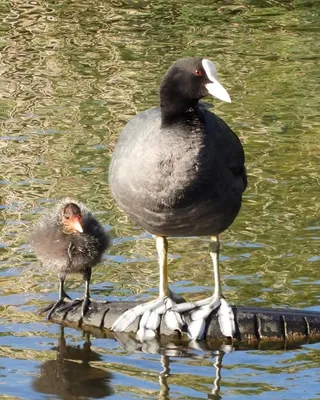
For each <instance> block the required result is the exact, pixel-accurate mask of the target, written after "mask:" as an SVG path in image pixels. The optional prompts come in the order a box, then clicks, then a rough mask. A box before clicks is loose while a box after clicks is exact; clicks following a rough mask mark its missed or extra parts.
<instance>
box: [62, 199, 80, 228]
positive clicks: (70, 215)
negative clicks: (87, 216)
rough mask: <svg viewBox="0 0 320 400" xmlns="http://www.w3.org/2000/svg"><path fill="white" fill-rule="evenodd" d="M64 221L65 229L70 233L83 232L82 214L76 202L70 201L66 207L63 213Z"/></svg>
mask: <svg viewBox="0 0 320 400" xmlns="http://www.w3.org/2000/svg"><path fill="white" fill-rule="evenodd" d="M62 220H63V221H62V223H63V226H64V229H65V230H66V231H67V232H69V233H76V232H79V233H82V232H83V226H82V223H83V221H82V215H81V210H80V208H79V207H78V206H77V205H76V204H74V203H70V204H67V205H66V206H65V207H64V210H63V215H62Z"/></svg>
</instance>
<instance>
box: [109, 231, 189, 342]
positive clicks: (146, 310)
mask: <svg viewBox="0 0 320 400" xmlns="http://www.w3.org/2000/svg"><path fill="white" fill-rule="evenodd" d="M156 247H157V251H158V257H159V273H160V278H159V297H158V299H156V300H152V301H149V302H147V303H144V304H140V305H138V306H136V307H134V308H132V309H130V310H127V311H126V312H125V313H124V314H122V315H121V316H120V317H119V318H118V319H117V320H116V321H115V322H114V324H113V325H112V330H114V331H115V332H124V331H125V330H126V329H127V327H128V326H129V325H131V324H132V323H133V322H134V321H135V320H136V319H137V318H139V317H141V318H140V321H139V329H138V332H137V336H138V338H139V339H140V340H148V339H152V338H154V337H155V335H156V330H157V329H158V328H159V326H160V322H161V316H162V315H163V316H164V320H165V323H166V325H167V326H168V328H169V329H172V330H181V328H182V326H183V325H184V324H185V323H184V321H183V319H182V318H181V316H180V314H179V313H178V312H176V311H172V307H174V306H175V305H176V303H175V302H174V301H173V300H172V298H171V297H170V296H171V292H170V290H169V287H168V241H167V238H166V237H164V236H157V237H156Z"/></svg>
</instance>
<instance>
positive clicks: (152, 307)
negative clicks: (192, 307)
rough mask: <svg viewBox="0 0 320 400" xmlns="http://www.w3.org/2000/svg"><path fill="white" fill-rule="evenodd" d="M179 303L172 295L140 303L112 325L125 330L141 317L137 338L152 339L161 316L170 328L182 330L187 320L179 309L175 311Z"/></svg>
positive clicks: (118, 329)
mask: <svg viewBox="0 0 320 400" xmlns="http://www.w3.org/2000/svg"><path fill="white" fill-rule="evenodd" d="M176 306H177V304H176V303H175V302H174V301H173V300H172V299H171V297H164V298H158V299H156V300H152V301H149V302H148V303H143V304H139V305H138V306H136V307H134V308H131V309H130V310H127V311H126V312H124V313H123V314H122V315H121V316H120V317H119V318H118V319H117V320H116V321H115V322H114V323H113V325H112V327H111V329H112V330H113V331H115V332H125V330H126V329H127V328H128V326H129V325H131V324H132V323H133V322H134V321H135V320H136V319H137V318H140V321H139V329H138V331H137V334H136V336H137V338H138V339H139V340H140V341H145V340H150V339H153V338H154V337H155V336H156V331H157V329H158V328H159V326H160V322H161V317H162V318H164V321H165V323H166V325H167V326H168V328H169V329H171V330H178V331H180V332H181V329H182V327H183V326H184V325H185V321H184V319H183V318H182V316H181V315H180V313H179V312H178V311H173V308H174V307H176Z"/></svg>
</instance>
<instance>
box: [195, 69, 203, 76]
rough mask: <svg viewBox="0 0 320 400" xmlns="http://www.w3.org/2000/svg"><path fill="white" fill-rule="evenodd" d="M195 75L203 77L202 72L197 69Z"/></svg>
mask: <svg viewBox="0 0 320 400" xmlns="http://www.w3.org/2000/svg"><path fill="white" fill-rule="evenodd" d="M193 73H194V74H195V75H196V76H202V72H201V71H200V70H199V69H196V70H195V71H194V72H193Z"/></svg>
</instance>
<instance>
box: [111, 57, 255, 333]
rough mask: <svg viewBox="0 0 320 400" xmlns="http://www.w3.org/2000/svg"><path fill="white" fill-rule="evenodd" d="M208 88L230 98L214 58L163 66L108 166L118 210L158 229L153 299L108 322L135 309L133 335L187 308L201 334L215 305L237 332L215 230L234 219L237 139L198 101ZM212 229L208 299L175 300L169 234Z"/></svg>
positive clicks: (240, 163)
mask: <svg viewBox="0 0 320 400" xmlns="http://www.w3.org/2000/svg"><path fill="white" fill-rule="evenodd" d="M208 94H211V95H212V96H215V97H217V98H219V99H220V100H223V101H226V102H231V99H230V97H229V95H228V93H227V91H226V90H225V89H224V88H223V87H222V85H221V84H220V83H219V81H218V77H217V72H216V67H215V65H214V64H213V63H212V62H211V61H209V60H207V59H201V58H196V57H187V58H183V59H180V60H178V61H176V62H175V63H174V64H173V65H172V66H171V67H170V68H169V70H168V71H167V73H166V75H165V76H164V78H163V81H162V84H161V87H160V107H159V108H152V109H148V110H145V111H143V112H141V113H139V114H138V115H136V116H135V117H133V118H132V119H131V120H130V121H129V122H128V124H127V125H126V126H125V127H124V129H123V131H122V133H121V135H120V139H119V142H118V144H117V146H116V149H115V151H114V154H113V157H112V162H111V165H110V170H109V182H110V185H111V188H112V193H113V196H114V198H115V200H116V202H117V203H118V205H119V206H120V208H121V209H122V210H124V211H125V212H126V213H127V214H128V215H129V216H130V217H131V218H132V219H133V220H134V221H135V222H137V223H138V224H139V225H141V226H142V227H143V228H144V229H146V230H147V231H148V232H150V233H152V234H153V235H155V236H156V245H157V250H158V255H159V264H160V288H159V299H157V300H156V301H151V302H148V303H146V304H143V305H141V306H137V307H135V308H133V309H131V310H128V311H127V312H126V313H124V314H123V315H122V316H120V317H119V318H118V320H117V321H116V322H115V323H114V325H113V330H115V331H123V330H125V329H126V327H127V326H128V325H129V324H130V323H131V322H133V321H134V320H135V319H136V318H138V317H140V316H141V320H140V326H139V328H140V329H139V331H138V335H139V336H140V337H141V338H143V339H146V338H149V337H153V336H154V335H155V332H154V331H155V330H156V329H157V327H158V326H159V322H160V315H164V318H165V321H166V323H167V325H169V327H171V328H172V329H180V328H181V326H182V325H183V322H184V321H183V318H181V316H180V314H181V313H183V312H184V311H186V310H190V309H191V310H194V311H193V312H192V319H193V322H192V323H191V324H190V325H189V327H188V331H189V334H190V336H191V337H192V338H195V339H201V338H202V337H203V334H204V328H205V320H206V318H207V317H208V315H209V314H210V313H211V312H212V311H214V310H217V312H218V315H219V321H220V326H221V330H222V332H223V333H224V334H225V335H226V336H232V335H233V334H234V331H235V327H234V320H233V313H232V309H231V307H229V306H228V304H227V303H226V301H225V300H224V297H223V296H222V292H221V284H220V275H219V264H218V262H219V247H220V245H219V236H218V235H219V234H220V233H222V232H223V231H224V230H226V229H227V228H228V227H229V226H230V225H231V224H232V222H233V221H234V219H235V218H236V216H237V215H238V212H239V210H240V207H241V198H242V193H243V192H244V190H245V189H246V186H247V177H246V171H245V166H244V162H245V157H244V151H243V148H242V145H241V142H240V140H239V138H238V137H237V135H236V134H235V133H234V132H233V131H232V130H231V129H230V128H229V126H228V125H227V124H226V123H225V122H224V121H223V120H222V119H221V118H219V117H218V116H217V115H215V114H214V113H212V112H210V111H209V110H208V109H207V108H206V107H205V106H204V104H203V103H201V102H199V100H200V99H201V98H203V97H205V96H206V95H208ZM203 235H210V236H211V237H212V243H211V245H210V254H211V257H212V260H213V271H214V279H215V290H214V293H213V296H212V297H210V298H209V299H205V300H201V301H199V302H195V303H186V304H179V305H176V304H175V303H174V301H173V299H172V293H171V292H170V290H169V288H168V278H167V250H168V243H167V236H203Z"/></svg>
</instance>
